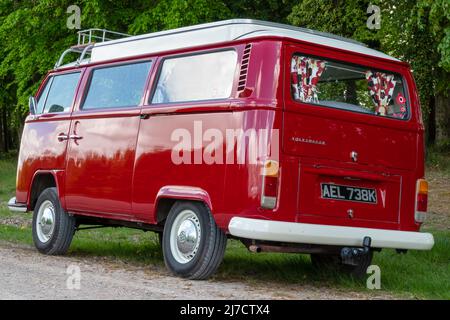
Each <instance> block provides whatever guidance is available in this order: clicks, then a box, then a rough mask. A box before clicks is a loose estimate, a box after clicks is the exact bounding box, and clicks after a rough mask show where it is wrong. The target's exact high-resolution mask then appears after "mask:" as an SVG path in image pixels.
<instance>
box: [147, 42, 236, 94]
mask: <svg viewBox="0 0 450 320" xmlns="http://www.w3.org/2000/svg"><path fill="white" fill-rule="evenodd" d="M236 64H237V54H236V52H235V51H234V50H228V51H220V52H213V53H205V54H196V55H192V56H185V57H179V58H169V59H166V60H164V62H163V66H162V69H161V72H160V75H159V79H158V84H157V86H156V90H155V93H154V94H153V98H152V103H171V102H182V101H198V100H211V99H225V98H229V97H230V95H231V90H232V87H233V79H234V73H235V70H236Z"/></svg>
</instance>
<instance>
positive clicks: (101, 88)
mask: <svg viewBox="0 0 450 320" xmlns="http://www.w3.org/2000/svg"><path fill="white" fill-rule="evenodd" d="M150 66H151V62H150V61H147V62H139V63H133V64H127V65H119V66H114V67H105V68H100V69H96V70H94V71H93V73H92V75H91V82H90V86H89V91H88V93H87V96H86V99H85V100H84V103H83V107H82V109H84V110H88V109H98V108H118V107H134V106H137V105H139V103H140V102H141V99H142V95H143V94H144V87H145V82H146V81H147V77H148V73H149V71H150Z"/></svg>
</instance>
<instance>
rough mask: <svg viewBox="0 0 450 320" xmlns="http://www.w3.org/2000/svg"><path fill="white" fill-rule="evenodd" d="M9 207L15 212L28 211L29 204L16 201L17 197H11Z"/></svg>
mask: <svg viewBox="0 0 450 320" xmlns="http://www.w3.org/2000/svg"><path fill="white" fill-rule="evenodd" d="M8 209H9V210H10V211H15V212H27V205H26V204H22V203H17V202H16V197H14V198H11V199H9V201H8Z"/></svg>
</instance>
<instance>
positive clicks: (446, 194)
mask: <svg viewBox="0 0 450 320" xmlns="http://www.w3.org/2000/svg"><path fill="white" fill-rule="evenodd" d="M427 180H428V183H429V193H428V215H427V220H426V222H425V225H424V226H425V227H428V228H433V229H437V230H449V229H450V177H449V176H446V175H443V174H442V173H441V172H438V171H429V172H427Z"/></svg>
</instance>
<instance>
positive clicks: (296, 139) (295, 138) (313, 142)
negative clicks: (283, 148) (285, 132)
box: [291, 137, 327, 146]
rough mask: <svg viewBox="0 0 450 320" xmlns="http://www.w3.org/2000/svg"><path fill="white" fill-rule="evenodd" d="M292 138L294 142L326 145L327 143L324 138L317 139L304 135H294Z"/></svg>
mask: <svg viewBox="0 0 450 320" xmlns="http://www.w3.org/2000/svg"><path fill="white" fill-rule="evenodd" d="M291 140H292V141H293V142H301V143H309V144H318V145H322V146H325V145H326V144H327V143H326V142H325V141H323V140H316V139H310V138H302V137H292V138H291Z"/></svg>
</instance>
